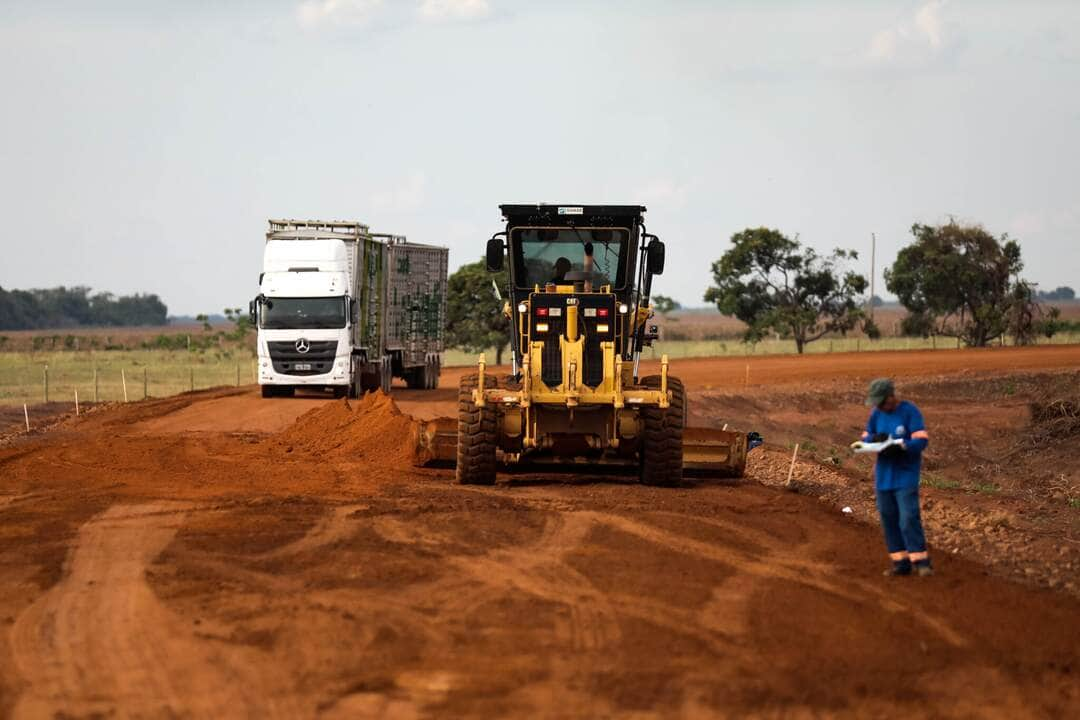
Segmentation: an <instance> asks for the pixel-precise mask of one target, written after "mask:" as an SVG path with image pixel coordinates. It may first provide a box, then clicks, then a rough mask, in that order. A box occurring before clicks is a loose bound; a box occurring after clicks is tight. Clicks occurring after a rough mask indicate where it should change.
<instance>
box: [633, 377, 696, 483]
mask: <svg viewBox="0 0 1080 720" xmlns="http://www.w3.org/2000/svg"><path fill="white" fill-rule="evenodd" d="M641 384H642V385H644V386H645V387H647V388H649V389H650V390H658V389H659V388H660V376H659V375H650V376H648V377H644V378H642V379H641ZM667 384H668V390H669V391H670V392H671V403H670V405H669V406H668V407H667V408H659V407H657V406H655V405H653V406H649V407H645V408H642V410H641V416H642V419H644V421H645V423H644V425H645V427H644V428H643V434H642V439H641V482H642V483H643V484H645V485H660V486H663V487H672V486H674V485H678V484H679V483H681V482H682V470H683V448H682V440H683V427H684V426H685V423H686V391H685V390H684V389H683V384H682V381H681V380H679V379H678V378H675V377H671V376H670V375H669V376H668V381H667Z"/></svg>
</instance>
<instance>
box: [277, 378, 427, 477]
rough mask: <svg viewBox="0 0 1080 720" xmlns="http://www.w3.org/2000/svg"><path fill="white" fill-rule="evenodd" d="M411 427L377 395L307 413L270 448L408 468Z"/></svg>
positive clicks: (413, 445) (394, 406)
mask: <svg viewBox="0 0 1080 720" xmlns="http://www.w3.org/2000/svg"><path fill="white" fill-rule="evenodd" d="M414 426H415V421H414V420H413V419H412V418H411V417H409V416H408V415H404V414H402V412H401V410H399V409H398V406H397V404H396V403H394V401H393V399H392V398H391V397H390V396H389V395H386V394H384V393H382V392H374V393H368V394H367V395H365V396H364V397H363V398H361V399H359V400H353V401H352V402H350V401H348V400H341V401H339V402H335V403H330V404H327V405H323V406H321V407H318V408H315V409H314V410H309V411H308V412H306V413H304V414H303V415H301V416H300V417H299V418H297V420H296V422H294V423H293V424H292V425H291V426H289V427H288V428H286V429H285V430H283V431H281V432H280V433H278V434H277V435H275V436H274V437H273V438H272V439H271V440H270V442H271V443H272V444H273V445H275V446H276V447H278V448H281V449H283V450H284V451H285V452H295V451H299V452H306V453H310V454H312V455H318V456H320V457H324V458H333V459H339V460H357V461H362V462H370V463H372V464H376V465H384V466H386V465H389V466H395V467H408V466H411V465H412V464H413V459H414V456H415V453H416V439H415V438H416V435H415V427H414Z"/></svg>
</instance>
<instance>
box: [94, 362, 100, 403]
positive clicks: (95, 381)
mask: <svg viewBox="0 0 1080 720" xmlns="http://www.w3.org/2000/svg"><path fill="white" fill-rule="evenodd" d="M99 399H100V398H98V378H97V365H95V366H94V402H97V401H98V400H99Z"/></svg>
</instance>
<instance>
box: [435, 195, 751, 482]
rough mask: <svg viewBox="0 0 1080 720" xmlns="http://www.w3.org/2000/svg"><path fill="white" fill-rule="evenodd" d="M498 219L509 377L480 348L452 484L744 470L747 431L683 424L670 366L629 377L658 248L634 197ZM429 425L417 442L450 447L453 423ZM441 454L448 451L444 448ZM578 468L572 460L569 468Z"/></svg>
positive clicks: (494, 247)
mask: <svg viewBox="0 0 1080 720" xmlns="http://www.w3.org/2000/svg"><path fill="white" fill-rule="evenodd" d="M500 209H501V210H502V214H503V217H504V218H505V220H506V229H505V230H504V231H502V232H499V233H496V234H495V236H493V237H492V238H491V239H490V240H489V241H488V245H487V267H488V269H489V270H490V271H492V272H498V271H501V270H502V269H503V266H504V262H505V261H508V266H509V267H508V269H509V278H510V282H509V288H508V290H509V297H508V298H507V301H506V306H505V308H504V312H506V313H507V314H508V315H509V317H510V326H511V333H510V350H511V357H512V363H513V365H512V369H511V372H510V374H509V375H508V376H507V375H500V374H497V373H495V372H493V371H492V370H491V369H489V368H488V367H487V366H486V363H485V360H484V356H483V355H481V356H480V360H479V366H478V368H477V371H476V372H475V373H472V374H469V375H466V376H464V377H463V378H462V380H461V383H460V387H459V391H458V419H457V428H456V430H457V432H456V448H455V452H454V455H455V456H456V457H455V459H456V463H457V480H458V482H460V483H465V484H476V485H490V484H492V483H494V482H495V474H496V470H497V469H498V468H499V467H500V465H502V466H504V467H507V468H508V469H509V468H512V467H514V466H518V467H521V466H525V467H530V466H534V465H544V464H552V465H559V464H562V465H566V464H570V465H573V466H593V465H622V466H626V467H629V468H632V469H633V470H635V471H636V472H637V473H638V474H639V477H640V480H641V482H643V483H646V484H650V485H666V486H670V485H677V484H678V483H680V482H681V480H682V477H683V470H684V468H685V469H687V470H689V471H696V472H699V473H700V472H704V473H709V474H718V475H736V476H738V475H741V474H742V472H743V469H744V467H745V464H746V453H747V436H746V435H744V434H742V433H739V432H733V431H727V430H713V429H709V428H687V427H686V418H687V405H686V393H685V390H684V388H683V384H682V382H681V381H680V380H679V379H678V378H677V377H675V376H674V375H672V374H670V372H669V364H668V358H667V356H666V355H665V356H663V357H662V358H661V360H660V372H659V374H656V375H648V376H645V377H639V376H638V369H639V362H640V358H641V351H642V349H643V348H644V347H647V346H649V345H650V344H651V343H652V341H653V340H655V339H656V337H657V329H656V326H650V325H649V324H648V322H649V319H650V318H651V317H652V311H651V309H650V306H649V295H650V292H651V287H652V281H653V278H654V277H655V276H657V275H660V274H661V273H663V271H664V244H663V242H661V241H660V239H659V238H657V237H656V236H655V235H650V234H649V233H648V232H646V229H645V223H644V220H643V214H644V212H645V208H644V207H641V206H638V205H501V206H500ZM447 430H449V429H448V428H444V429H443V431H442V432H440V430H439V428H438V427H436V426H434V425H432V426H429V427H428V428H425V429H423V430H422V431H421V433H422V435H423V437H422V438H421V443H422V444H424V445H426V446H427V447H429V448H430V449H431V454H432V456H433V457H435V458H439V457H440V456H441V457H443V458H445V457H446V455H448V454H449V452H448V451H449V450H450V449H451V447H450V445H451V442H452V431H451V432H447ZM447 459H448V458H447ZM577 469H580V467H579V468H577Z"/></svg>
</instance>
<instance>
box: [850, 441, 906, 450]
mask: <svg viewBox="0 0 1080 720" xmlns="http://www.w3.org/2000/svg"><path fill="white" fill-rule="evenodd" d="M903 444H904V441H903V439H902V438H889V439H888V440H884V441H882V442H874V443H868V442H863V441H862V440H859V441H857V442H853V443H851V449H852V450H854V451H855V452H857V453H879V452H881V451H882V450H884V449H885V448H888V447H892V446H893V445H900V446H903Z"/></svg>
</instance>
